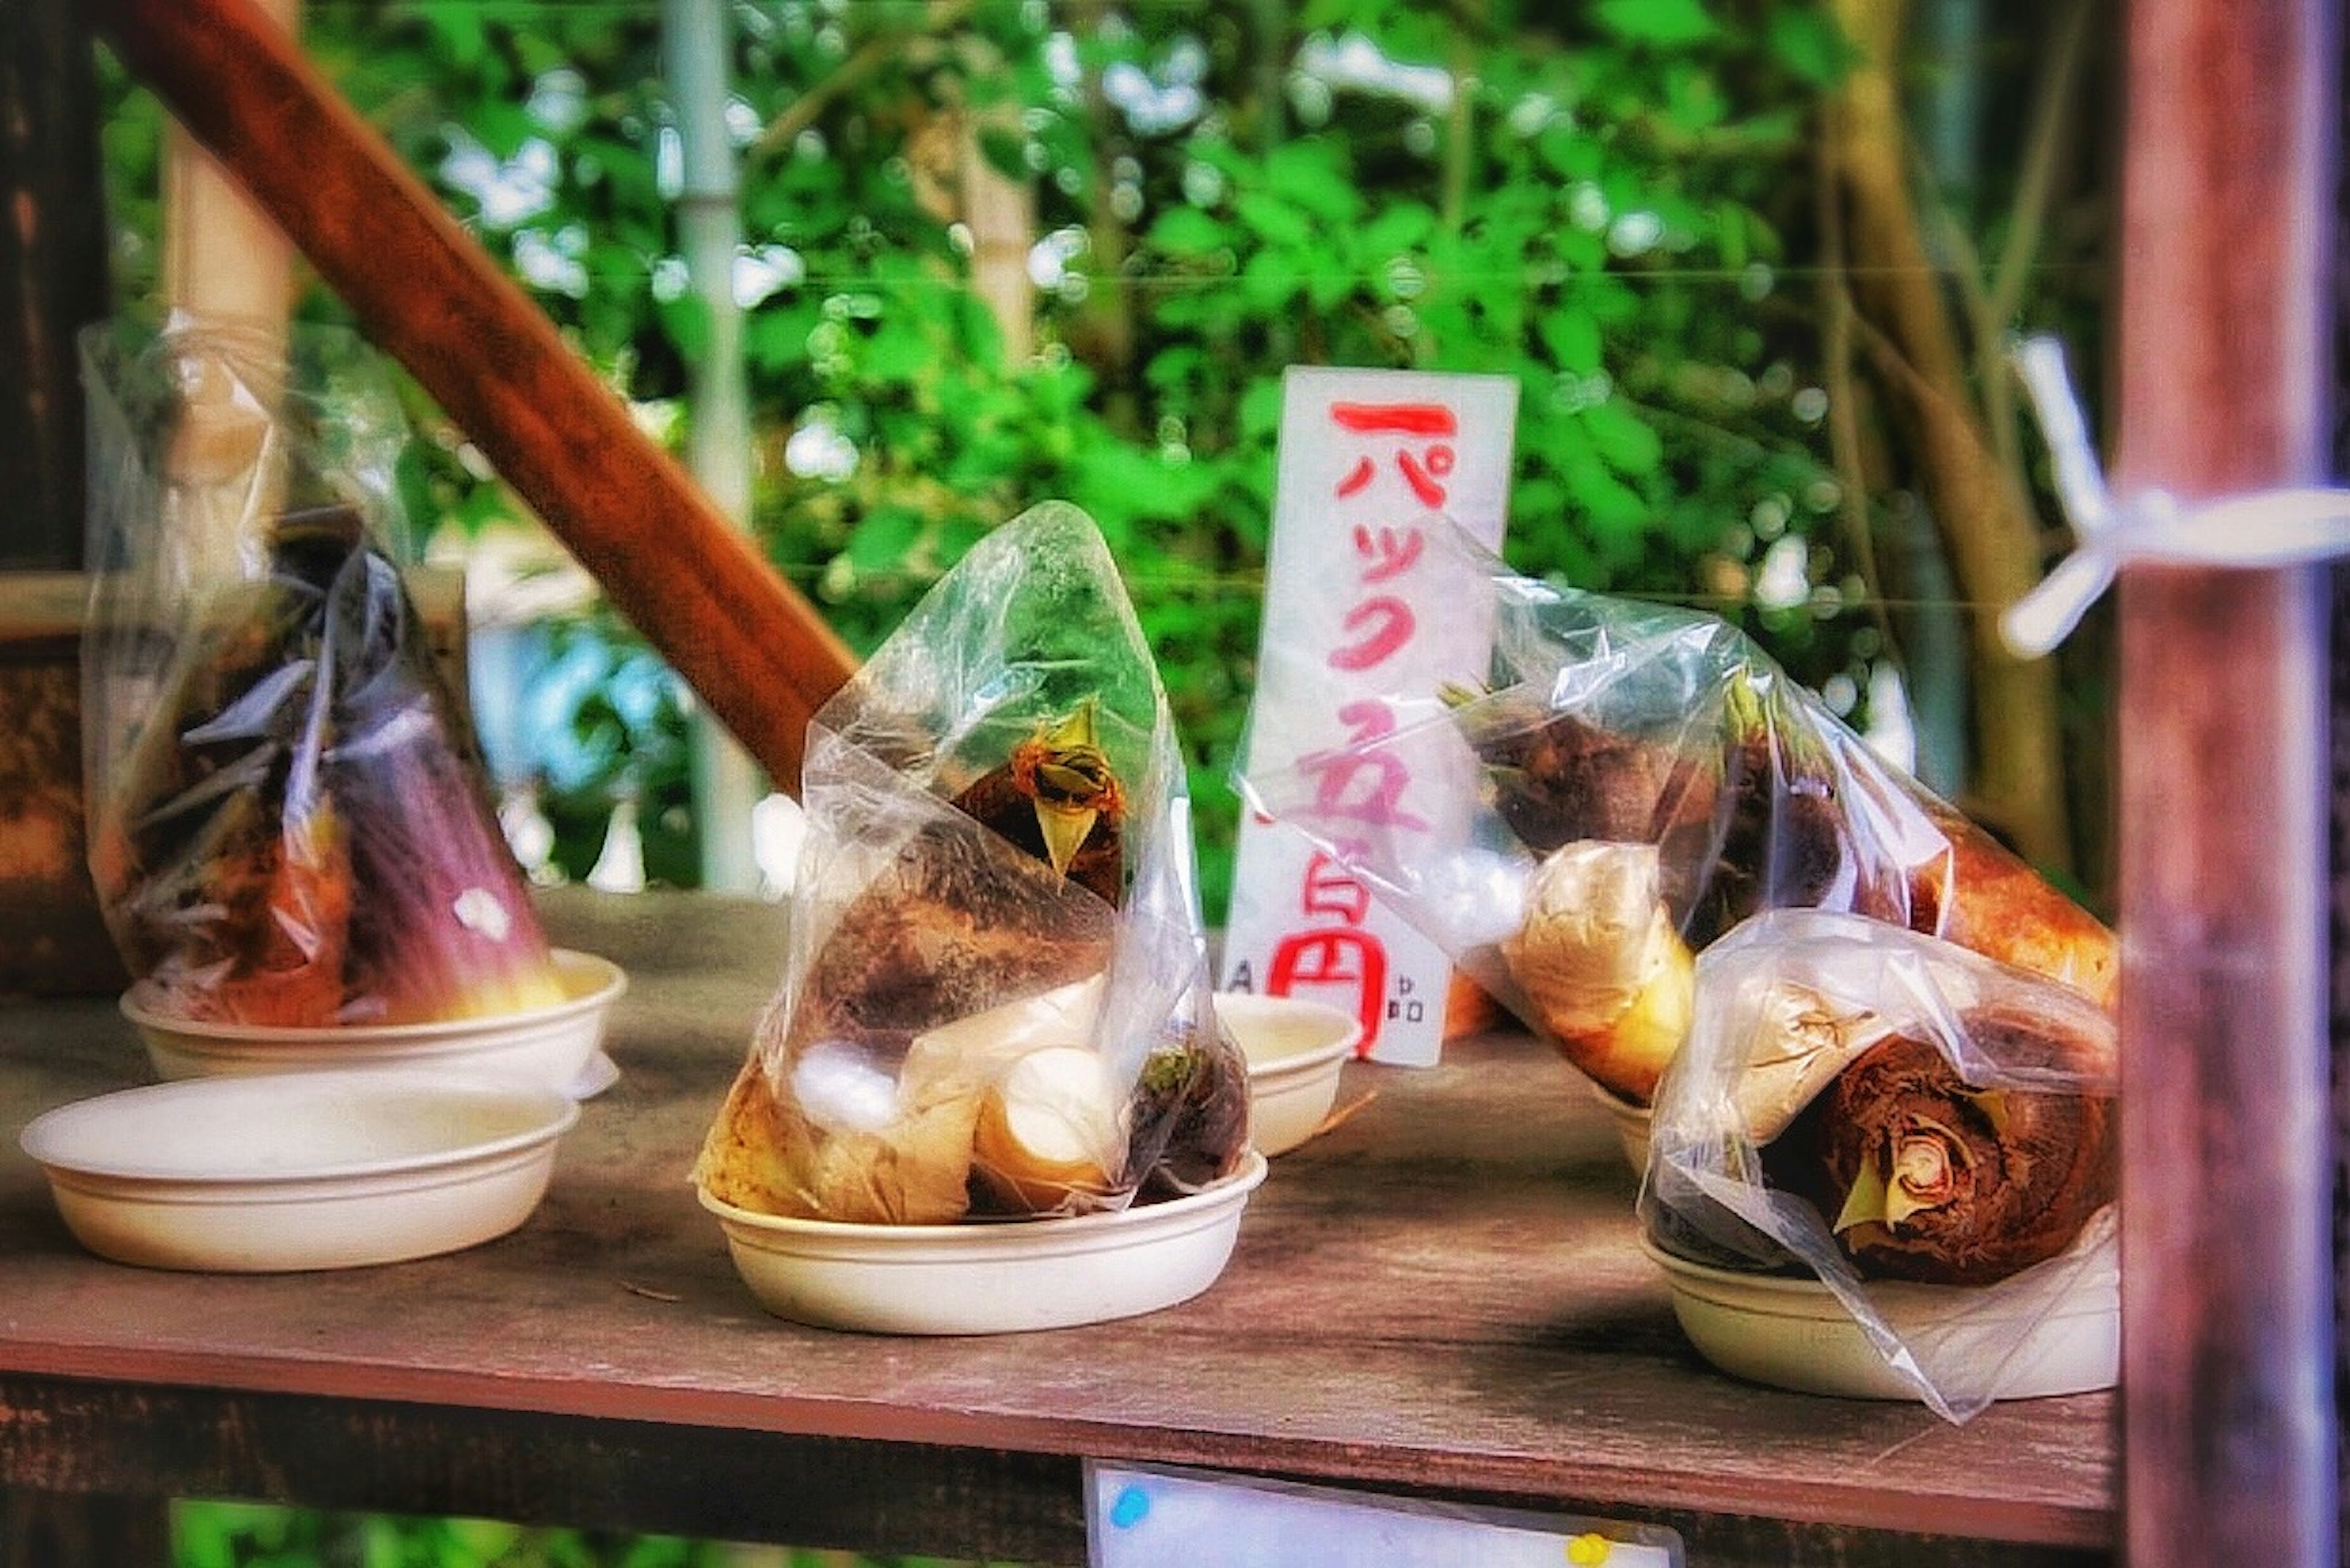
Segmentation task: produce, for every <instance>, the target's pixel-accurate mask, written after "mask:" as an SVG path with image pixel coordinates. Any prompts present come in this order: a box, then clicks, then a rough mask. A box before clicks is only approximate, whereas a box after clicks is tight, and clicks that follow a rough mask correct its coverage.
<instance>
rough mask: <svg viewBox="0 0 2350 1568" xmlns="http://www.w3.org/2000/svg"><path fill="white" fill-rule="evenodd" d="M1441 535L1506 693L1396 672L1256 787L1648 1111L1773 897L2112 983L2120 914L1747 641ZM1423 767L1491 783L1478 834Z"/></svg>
mask: <svg viewBox="0 0 2350 1568" xmlns="http://www.w3.org/2000/svg"><path fill="white" fill-rule="evenodd" d="M1426 533H1427V536H1428V540H1429V545H1428V547H1429V548H1430V549H1432V550H1433V549H1444V550H1449V551H1451V552H1455V553H1458V554H1459V555H1460V556H1462V557H1463V558H1464V559H1465V560H1466V561H1468V562H1470V563H1472V564H1475V565H1477V566H1480V567H1482V576H1484V577H1485V578H1486V579H1488V580H1490V582H1491V583H1492V592H1493V595H1494V640H1493V652H1492V671H1491V677H1490V681H1489V684H1488V686H1487V687H1486V688H1485V689H1483V690H1480V691H1468V690H1456V691H1447V692H1442V693H1438V692H1423V691H1398V692H1395V693H1393V694H1391V695H1390V696H1389V697H1388V699H1387V700H1386V701H1384V702H1383V703H1382V704H1381V705H1380V711H1378V712H1377V713H1374V714H1368V715H1365V716H1364V719H1363V722H1361V723H1360V725H1359V728H1358V734H1357V739H1356V740H1355V741H1354V742H1351V743H1349V744H1348V745H1347V746H1344V747H1341V748H1336V749H1335V750H1331V751H1327V752H1325V753H1319V754H1317V755H1314V756H1309V757H1307V758H1305V760H1304V761H1303V763H1301V764H1299V765H1297V766H1295V767H1292V768H1287V769H1281V770H1274V771H1272V772H1269V773H1265V774H1251V775H1249V776H1247V777H1244V778H1243V779H1242V780H1240V781H1239V782H1240V784H1241V788H1242V790H1243V794H1245V795H1246V796H1247V797H1248V798H1249V799H1250V801H1251V802H1252V804H1253V805H1255V806H1256V807H1257V808H1258V809H1260V810H1262V811H1264V812H1266V813H1267V814H1268V815H1274V816H1277V817H1281V818H1284V819H1286V820H1288V821H1290V822H1293V823H1295V824H1296V825H1297V826H1300V827H1301V828H1303V829H1304V830H1305V832H1307V833H1308V834H1310V835H1312V836H1315V837H1316V838H1317V839H1319V840H1320V841H1321V842H1323V843H1324V844H1325V845H1326V846H1328V847H1329V848H1330V850H1331V852H1332V853H1333V854H1334V855H1335V856H1336V857H1337V858H1338V859H1339V860H1340V862H1341V863H1342V864H1343V865H1345V867H1347V870H1349V871H1350V872H1352V873H1354V874H1355V875H1357V876H1358V877H1362V878H1363V879H1365V880H1366V881H1367V882H1370V883H1371V884H1373V885H1374V886H1375V887H1377V888H1378V889H1379V890H1380V891H1381V892H1382V893H1383V894H1384V895H1385V896H1386V897H1387V898H1388V900H1389V901H1390V902H1391V903H1392V904H1393V905H1394V906H1395V907H1396V908H1398V909H1400V910H1401V911H1403V913H1404V914H1405V915H1406V916H1407V918H1409V919H1411V920H1412V921H1413V923H1414V924H1416V925H1418V926H1419V928H1420V929H1423V930H1425V931H1427V932H1428V933H1429V934H1430V936H1431V937H1432V938H1433V939H1435V940H1436V941H1437V942H1438V943H1439V945H1440V946H1441V947H1442V948H1443V949H1444V950H1446V951H1447V952H1448V953H1450V954H1451V956H1452V959H1453V961H1454V962H1455V963H1456V964H1458V965H1460V966H1461V969H1462V970H1463V971H1466V972H1467V973H1469V974H1470V975H1471V977H1472V978H1473V979H1475V980H1476V981H1478V982H1479V983H1480V984H1481V985H1482V986H1484V987H1485V988H1486V990H1488V991H1489V992H1492V994H1493V996H1494V997H1495V998H1496V999H1497V1000H1499V1001H1500V1002H1502V1003H1503V1005H1504V1006H1506V1007H1508V1008H1509V1009H1510V1010H1511V1011H1512V1012H1514V1013H1516V1014H1517V1015H1518V1016H1519V1017H1520V1018H1521V1019H1523V1020H1524V1021H1525V1022H1526V1023H1528V1024H1529V1025H1530V1026H1531V1027H1533V1028H1534V1029H1535V1030H1536V1031H1537V1032H1538V1033H1542V1034H1543V1035H1544V1036H1545V1037H1546V1038H1548V1039H1550V1040H1551V1041H1552V1042H1553V1043H1554V1044H1555V1045H1557V1047H1558V1048H1559V1050H1560V1051H1561V1053H1562V1054H1565V1056H1566V1057H1567V1059H1568V1060H1569V1061H1570V1062H1572V1063H1573V1064H1575V1066H1576V1067H1578V1068H1580V1069H1581V1070H1582V1071H1583V1072H1585V1073H1586V1074H1587V1075H1590V1076H1591V1077H1592V1078H1594V1079H1595V1080H1596V1081H1597V1082H1598V1083H1599V1084H1601V1085H1603V1086H1605V1087H1606V1088H1607V1089H1608V1090H1610V1091H1611V1092H1612V1093H1614V1094H1615V1095H1616V1096H1618V1097H1619V1098H1622V1099H1625V1100H1627V1101H1630V1102H1633V1103H1635V1104H1641V1105H1645V1104H1646V1103H1647V1102H1648V1099H1649V1097H1650V1096H1651V1095H1652V1094H1653V1093H1654V1091H1655V1087H1656V1082H1657V1077H1658V1075H1659V1073H1660V1072H1661V1071H1662V1070H1663V1067H1664V1064H1665V1063H1666V1062H1667V1061H1668V1060H1669V1058H1670V1056H1671V1054H1672V1051H1673V1050H1674V1048H1675V1047H1677V1046H1678V1044H1679V1041H1680V1039H1681V1037H1682V1036H1683V1035H1684V1034H1685V1033H1687V1030H1688V1026H1689V1015H1690V1004H1691V987H1692V985H1693V983H1694V980H1693V969H1692V961H1693V957H1694V955H1695V954H1696V953H1697V952H1699V951H1700V950H1703V949H1704V948H1705V947H1706V946H1707V945H1708V944H1709V943H1711V942H1712V941H1714V940H1717V939H1718V938H1720V937H1721V935H1722V934H1723V933H1724V932H1726V931H1728V930H1730V929H1731V928H1732V927H1734V926H1736V925H1737V924H1738V923H1739V922H1740V921H1741V920H1742V919H1746V918H1748V917H1749V916H1751V915H1753V914H1755V913H1758V912H1760V911H1762V910H1764V909H1788V908H1816V909H1838V910H1847V911H1852V912H1856V913H1859V914H1863V915H1866V916H1868V917H1870V918H1872V919H1879V920H1884V921H1888V922H1890V923H1892V924H1894V925H1897V926H1901V927H1905V928H1908V929H1915V930H1919V931H1923V932H1927V933H1929V934H1932V935H1936V936H1939V937H1942V938H1945V939H1947V940H1950V941H1953V942H1956V943H1958V944H1960V946H1963V947H1968V948H1971V949H1973V950H1978V951H1981V952H1983V953H1986V954H1989V955H1990V956H1992V957H1994V958H1997V959H2000V960H2002V961H2008V962H2012V963H2016V964H2018V965H2021V966H2022V967H2024V968H2027V969H2031V970H2034V971H2039V972H2041V973H2044V974H2048V975H2050V976H2052V977H2054V978H2056V979H2059V980H2062V981H2066V982H2068V983H2071V984H2073V985H2074V986H2076V987H2078V988H2079V989H2080V990H2081V991H2082V992H2084V993H2085V994H2086V995H2089V996H2091V997H2094V998H2095V999H2097V1000H2099V1001H2105V1000H2107V999H2108V998H2109V997H2110V995H2111V993H2112V990H2113V987H2114V984H2115V981H2116V974H2117V959H2116V949H2115V945H2114V940H2113V937H2112V934H2111V933H2110V932H2109V931H2107V930H2106V929H2105V928H2104V927H2103V926H2101V925H2100V924H2098V922H2097V921H2096V920H2095V919H2093V918H2092V917H2091V916H2089V915H2088V914H2087V913H2086V912H2085V911H2084V910H2082V909H2079V908H2078V907H2077V906H2075V905H2074V904H2073V903H2072V902H2071V901H2070V900H2069V899H2067V898H2064V896H2063V895H2061V894H2059V893H2058V892H2056V891H2055V890H2054V888H2050V887H2049V886H2048V885H2047V884H2046V883H2044V882H2043V881H2042V880H2041V879H2040V877H2037V876H2036V875H2035V874H2034V873H2033V871H2032V870H2031V869H2030V867H2026V866H2025V865H2024V864H2023V863H2022V861H2020V860H2018V859H2017V858H2016V857H2014V856H2012V855H2011V854H2010V853H2008V852H2007V851H2006V850H2005V849H2003V848H2002V847H2001V846H1999V845H1998V844H1997V842H1996V841H1994V840H1993V839H1992V838H1991V836H1989V835H1988V834H1987V833H1985V832H1983V831H1982V829H1981V828H1980V827H1978V826H1975V825H1973V824H1972V823H1970V822H1969V821H1968V820H1967V819H1966V818H1965V817H1964V816H1963V815H1960V813H1959V812H1958V811H1957V810H1956V809H1954V808H1953V807H1951V806H1950V805H1945V804H1944V803H1943V802H1941V801H1940V800H1939V799H1937V798H1935V797H1934V796H1933V795H1932V794H1929V792H1927V791H1926V790H1925V789H1924V788H1923V787H1922V786H1920V785H1919V784H1918V783H1917V782H1916V781H1914V780H1912V779H1910V778H1909V777H1908V776H1907V775H1906V774H1902V773H1901V772H1900V771H1899V770H1898V769H1896V768H1894V767H1893V766H1892V765H1891V764H1889V763H1886V762H1885V761H1883V760H1882V759H1881V758H1879V757H1878V756H1877V754H1876V753H1874V752H1872V751H1870V750H1869V748H1868V747H1867V746H1866V743H1864V742H1862V741H1861V740H1860V738H1859V737H1858V736H1857V735H1856V734H1854V733H1853V732H1852V731H1851V730H1850V729H1849V728H1847V727H1846V725H1845V724H1844V723H1843V722H1842V721H1840V720H1839V719H1837V718H1836V717H1835V714H1834V713H1832V712H1831V711H1829V710H1828V708H1827V707H1826V705H1825V703H1823V702H1822V701H1820V700H1819V699H1818V698H1817V697H1816V696H1814V694H1813V693H1811V692H1809V691H1805V690H1804V689H1803V688H1802V687H1800V686H1798V685H1797V684H1796V683H1795V682H1794V681H1793V680H1789V679H1788V678H1787V677H1786V675H1785V674H1784V673H1783V672H1782V671H1781V670H1779V668H1778V667H1777V665H1776V664H1775V663H1773V661H1772V660H1771V659H1770V658H1769V657H1768V656H1767V655H1765V654H1764V653H1763V651H1762V650H1761V649H1759V648H1757V647H1756V646H1755V645H1754V644H1753V642H1752V640H1750V639H1748V638H1746V637H1745V636H1744V635H1743V634H1742V633H1740V632H1738V631H1737V630H1735V629H1734V628H1731V627H1730V626H1728V625H1727V624H1725V623H1724V622H1722V621H1721V620H1719V619H1717V618H1713V617H1711V616H1705V615H1700V614H1697V613H1694V612H1691V611H1688V610H1683V609H1678V608H1673V607H1664V606H1658V605H1651V604H1646V603H1640V602H1636V601H1631V600H1625V599H1618V598H1611V597H1605V596H1602V595H1597V594H1587V593H1582V592H1578V591H1576V590H1575V589H1571V588H1564V587H1554V586H1552V585H1550V584H1547V583H1544V582H1540V581H1536V580H1534V579H1531V578H1527V577H1523V576H1516V575H1514V574H1513V573H1511V572H1510V571H1509V570H1508V568H1507V567H1506V566H1503V564H1502V563H1501V562H1500V561H1499V560H1497V559H1495V558H1493V557H1492V556H1491V555H1490V554H1488V553H1487V552H1485V551H1483V550H1482V549H1481V548H1480V547H1479V546H1478V545H1475V544H1474V542H1472V541H1471V540H1469V539H1468V538H1467V537H1466V536H1465V535H1462V534H1461V533H1460V531H1459V530H1457V529H1452V528H1449V527H1431V528H1430V529H1428V530H1427V531H1426ZM1428 776H1433V777H1459V776H1468V777H1472V778H1481V779H1482V784H1481V786H1480V789H1481V794H1480V798H1479V801H1478V803H1477V805H1476V806H1475V807H1474V809H1473V810H1472V811H1471V814H1470V819H1469V822H1468V825H1467V828H1466V831H1465V832H1463V833H1462V834H1461V835H1460V836H1457V837H1454V838H1451V839H1445V840H1434V839H1431V838H1430V836H1429V835H1428V834H1427V833H1426V832H1425V831H1424V829H1425V823H1424V822H1423V821H1422V820H1421V819H1420V818H1419V816H1417V815H1413V814H1409V813H1404V812H1399V811H1397V810H1395V809H1394V801H1395V798H1396V794H1397V790H1396V785H1397V784H1398V782H1399V780H1401V779H1404V778H1407V777H1428Z"/></svg>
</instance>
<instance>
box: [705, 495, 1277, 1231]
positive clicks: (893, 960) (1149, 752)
mask: <svg viewBox="0 0 2350 1568" xmlns="http://www.w3.org/2000/svg"><path fill="white" fill-rule="evenodd" d="M800 799H801V805H802V807H803V808H804V810H805V813H806V833H805V836H804V837H803V839H802V844H801V850H800V858H799V866H798V871H797V875H796V877H795V882H794V891H793V905H792V911H791V920H790V925H789V934H788V937H787V939H786V950H785V955H784V963H783V973H782V977H781V981H780V983H779V986H778V989H777V992H776V995H775V1001H774V1002H773V1004H772V1005H771V1007H770V1008H769V1009H768V1011H767V1012H766V1015H765V1016H764V1019H763V1020H762V1022H761V1023H760V1026H759V1030H758V1033H757V1036H756V1038H755V1039H754V1042H753V1044H752V1049H751V1052H750V1054H749V1057H748V1059H747V1060H746V1062H745V1063H744V1064H743V1071H742V1073H741V1074H740V1075H738V1077H737V1079H736V1082H735V1085H734V1087H733V1091H732V1093H731V1094H730V1095H729V1096H728V1099H727V1102H726V1105H725V1106H724V1107H723V1109H722V1111H721V1112H720V1115H719V1116H718V1118H717V1121H716V1122H715V1123H714V1125H713V1126H712V1128H711V1130H710V1135H709V1137H708V1139H707V1141H706V1142H705V1145H704V1147H703V1150H702V1158H701V1160H700V1162H699V1163H698V1165H697V1167H696V1179H697V1180H698V1181H699V1182H700V1183H701V1184H702V1186H703V1187H704V1188H705V1189H708V1190H709V1191H711V1192H712V1194H714V1195H715V1196H717V1197H719V1198H721V1199H724V1200H726V1201H729V1202H733V1203H734V1204H736V1205H737V1206H739V1207H743V1208H749V1209H754V1210H764V1211H767V1212H774V1213H782V1214H791V1215H800V1216H805V1217H808V1218H815V1219H826V1220H852V1221H863V1222H879V1223H946V1222H951V1221H955V1220H962V1219H964V1218H966V1217H1003V1218H1018V1217H1030V1216H1038V1215H1052V1214H1069V1213H1078V1212H1084V1211H1087V1210H1096V1209H1105V1208H1118V1207H1122V1206H1124V1205H1125V1204H1127V1203H1128V1202H1131V1201H1137V1200H1148V1199H1151V1198H1154V1197H1163V1196H1172V1195H1174V1194H1176V1193H1180V1192H1187V1191H1194V1190H1197V1189H1200V1188H1201V1187H1204V1186H1206V1185H1208V1184H1210V1183H1211V1182H1213V1181H1215V1180H1218V1179H1221V1178H1222V1177H1224V1176H1226V1175H1229V1174H1231V1173H1232V1171H1233V1170H1235V1169H1236V1168H1238V1165H1239V1162H1240V1160H1241V1158H1242V1156H1243V1153H1244V1152H1245V1149H1246V1143H1247V1133H1248V1098H1247V1096H1248V1087H1247V1073H1246V1068H1245V1066H1244V1064H1243V1062H1242V1060H1241V1058H1240V1055H1239V1053H1238V1051H1237V1049H1236V1048H1235V1047H1234V1046H1233V1044H1232V1042H1231V1040H1230V1038H1229V1037H1228V1036H1227V1035H1226V1034H1225V1033H1223V1031H1222V1029H1221V1027H1220V1026H1219V1025H1218V1023H1217V1022H1216V1018H1215V1014H1214V1010H1213V1008H1212V1006H1211V999H1210V992H1209V986H1208V971H1207V961H1206V941H1205V933H1204V929H1203V926H1202V922H1201V914H1200V904H1199V895H1198V891H1197V888H1196V884H1195V880H1194V875H1195V873H1194V863H1193V851H1192V841H1191V811H1190V802H1189V797H1188V794H1187V793H1186V784H1185V775H1184V769H1183V761H1182V753H1181V749H1180V746H1179V745H1178V743H1177V741H1176V736H1175V731H1174V725H1173V722H1172V720H1171V719H1170V715H1169V712H1168V707H1167V699H1166V694H1165V692H1164V691H1162V690H1161V688H1160V686H1159V676H1158V670H1157V667H1156V665H1155V663H1154V661H1153V659H1152V658H1151V655H1150V650H1149V645H1148V644H1147V643H1146V641H1145V640H1144V639H1143V636H1142V631H1141V628H1140V627H1139V624H1138V623H1137V621H1136V620H1135V618H1134V612H1133V609H1132V607H1131V606H1130V605H1129V604H1128V601H1127V597H1126V594H1125V590H1124V588H1123V587H1122V585H1121V584H1120V583H1119V581H1118V572H1117V567H1116V565H1115V563H1113V562H1112V560H1111V559H1110V556H1109V553H1108V551H1107V548H1106V547H1105V546H1104V545H1103V543H1102V540H1101V536H1100V534H1099V533H1098V531H1097V529H1096V528H1095V527H1094V524H1093V523H1092V522H1091V520H1090V519H1088V518H1087V517H1086V516H1085V514H1083V513H1081V512H1079V511H1077V510H1076V508H1074V507H1070V506H1067V505H1064V504H1046V505H1043V506H1039V507H1037V508H1035V509H1034V510H1032V511H1030V512H1028V513H1026V514H1024V515H1022V516H1021V517H1019V518H1017V519H1015V520H1014V521H1013V522H1011V523H1009V524H1005V525H1004V526H1003V527H1002V528H1000V529H998V530H997V531H996V532H994V533H993V534H991V535H989V536H988V537H987V538H985V539H984V540H983V541H982V542H981V543H980V544H979V545H976V546H974V547H973V548H972V551H971V553H970V554H969V555H967V556H964V557H963V559H962V561H961V562H960V563H959V564H958V565H957V566H955V567H954V569H953V570H952V571H951V572H949V573H948V574H947V576H945V577H944V578H943V579H941V582H940V583H939V584H938V586H937V587H934V588H933V589H932V590H931V593H930V594H929V595H928V596H927V597H925V598H924V599H923V600H922V602H921V603H920V605H918V606H917V607H915V608H914V610H913V612H912V613H911V614H910V616H909V617H908V618H906V620H905V622H904V623H903V624H902V625H900V626H899V628H898V629H897V630H896V631H895V632H894V633H893V634H892V635H891V636H890V637H889V639H888V640H887V641H886V642H885V643H884V644H883V645H882V646H881V647H880V648H879V649H877V650H876V651H875V653H874V654H873V657H872V658H871V659H869V660H868V662H867V664H866V665H865V667H864V669H863V670H860V671H859V672H858V675H857V676H856V677H855V678H854V679H853V680H851V681H850V682H849V684H848V685H847V687H846V688H844V689H843V690H842V691H841V692H840V693H839V694H838V695H837V696H836V697H835V698H834V699H833V700H832V701H830V702H828V703H827V704H826V706H825V708H824V709H823V711H820V712H819V713H818V714H817V715H816V719H815V720H814V721H813V722H811V724H810V725H809V732H808V747H807V755H806V763H805V765H804V768H803V771H802V778H801V795H800Z"/></svg>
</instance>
